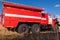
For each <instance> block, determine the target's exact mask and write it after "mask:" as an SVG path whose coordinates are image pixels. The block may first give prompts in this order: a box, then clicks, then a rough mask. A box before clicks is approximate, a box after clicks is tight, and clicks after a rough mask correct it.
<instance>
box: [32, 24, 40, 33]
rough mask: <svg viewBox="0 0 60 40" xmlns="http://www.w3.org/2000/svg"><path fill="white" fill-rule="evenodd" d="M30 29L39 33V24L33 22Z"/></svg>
mask: <svg viewBox="0 0 60 40" xmlns="http://www.w3.org/2000/svg"><path fill="white" fill-rule="evenodd" d="M31 30H32V33H39V32H40V25H38V24H33V25H32V28H31Z"/></svg>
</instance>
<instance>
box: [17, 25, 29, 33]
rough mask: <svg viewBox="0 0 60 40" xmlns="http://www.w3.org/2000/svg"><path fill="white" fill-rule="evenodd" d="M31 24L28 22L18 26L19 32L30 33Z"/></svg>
mask: <svg viewBox="0 0 60 40" xmlns="http://www.w3.org/2000/svg"><path fill="white" fill-rule="evenodd" d="M28 29H29V26H28V25H27V24H21V25H19V27H18V30H17V31H18V33H28Z"/></svg>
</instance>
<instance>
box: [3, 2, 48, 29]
mask: <svg viewBox="0 0 60 40" xmlns="http://www.w3.org/2000/svg"><path fill="white" fill-rule="evenodd" d="M3 4H4V12H3V13H4V26H5V27H13V28H15V27H16V26H17V25H18V23H19V22H36V23H40V24H45V25H47V24H48V14H47V13H44V14H45V17H43V16H42V13H41V12H42V11H43V9H42V8H35V7H29V6H22V5H17V4H12V3H7V2H4V3H3Z"/></svg>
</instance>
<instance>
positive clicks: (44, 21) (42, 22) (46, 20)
mask: <svg viewBox="0 0 60 40" xmlns="http://www.w3.org/2000/svg"><path fill="white" fill-rule="evenodd" d="M41 18H42V19H41V24H45V25H47V24H48V14H47V13H45V17H42V15H41ZM43 19H44V20H43Z"/></svg>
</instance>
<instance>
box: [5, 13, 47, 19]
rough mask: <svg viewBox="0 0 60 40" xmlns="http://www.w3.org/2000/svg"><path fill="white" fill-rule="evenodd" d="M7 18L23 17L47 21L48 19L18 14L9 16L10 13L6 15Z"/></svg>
mask: <svg viewBox="0 0 60 40" xmlns="http://www.w3.org/2000/svg"><path fill="white" fill-rule="evenodd" d="M5 16H9V17H22V18H33V19H42V20H46V18H41V17H36V16H28V15H18V14H9V13H5Z"/></svg>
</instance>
